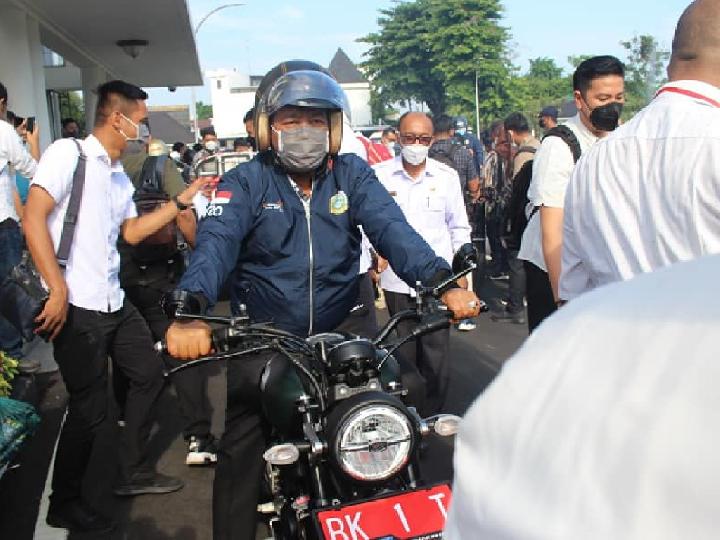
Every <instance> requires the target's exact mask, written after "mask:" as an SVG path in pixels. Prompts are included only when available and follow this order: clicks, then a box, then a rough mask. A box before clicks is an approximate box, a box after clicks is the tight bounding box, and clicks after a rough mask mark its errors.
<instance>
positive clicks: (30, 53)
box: [0, 3, 51, 149]
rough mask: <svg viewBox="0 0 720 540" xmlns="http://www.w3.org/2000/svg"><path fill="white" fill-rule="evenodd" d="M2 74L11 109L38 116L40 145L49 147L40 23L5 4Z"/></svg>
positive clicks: (0, 21) (0, 27)
mask: <svg viewBox="0 0 720 540" xmlns="http://www.w3.org/2000/svg"><path fill="white" fill-rule="evenodd" d="M0 74H1V75H0V77H1V78H0V81H2V83H3V84H4V85H5V86H6V87H7V89H8V102H9V103H8V104H9V107H8V108H9V109H10V110H11V111H13V112H15V113H17V114H19V115H20V116H24V117H28V116H34V117H35V118H36V121H37V122H38V126H39V127H40V146H41V148H43V149H44V148H46V147H47V145H48V144H50V142H51V140H50V139H51V134H50V120H49V115H48V108H47V100H46V97H45V76H44V72H43V59H42V48H41V44H40V32H39V27H38V23H37V21H35V20H34V19H32V18H30V17H29V16H28V15H27V13H26V12H25V11H23V10H21V9H18V8H16V7H14V6H13V5H8V4H5V3H3V4H2V17H0Z"/></svg>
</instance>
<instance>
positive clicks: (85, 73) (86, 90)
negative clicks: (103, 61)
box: [82, 66, 109, 133]
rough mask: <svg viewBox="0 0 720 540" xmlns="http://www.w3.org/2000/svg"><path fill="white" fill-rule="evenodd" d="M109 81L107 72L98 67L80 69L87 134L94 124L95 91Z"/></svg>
mask: <svg viewBox="0 0 720 540" xmlns="http://www.w3.org/2000/svg"><path fill="white" fill-rule="evenodd" d="M108 80H109V78H108V74H107V72H106V71H105V70H104V69H102V68H100V67H96V66H93V67H84V68H82V93H83V103H84V105H85V129H86V130H87V132H88V133H90V132H91V131H92V128H93V125H94V124H95V107H96V106H97V94H96V93H95V90H96V89H97V87H98V86H100V85H101V84H103V83H105V82H107V81H108Z"/></svg>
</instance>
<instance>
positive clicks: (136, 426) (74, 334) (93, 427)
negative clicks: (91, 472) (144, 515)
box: [50, 300, 163, 504]
mask: <svg viewBox="0 0 720 540" xmlns="http://www.w3.org/2000/svg"><path fill="white" fill-rule="evenodd" d="M152 346H153V342H152V337H151V335H150V330H149V329H148V327H147V324H145V321H144V319H143V318H142V316H141V315H140V313H139V312H138V311H137V309H135V307H134V306H133V305H132V304H131V303H130V302H129V301H128V300H125V303H124V305H123V307H122V308H121V309H120V310H119V311H116V312H114V313H101V312H98V311H90V310H86V309H81V308H78V307H75V306H72V305H71V306H70V309H69V311H68V317H67V321H66V323H65V326H64V327H63V329H62V331H61V332H60V334H59V335H58V337H57V338H56V339H55V341H54V355H55V361H56V362H57V364H58V366H59V367H60V373H61V374H62V377H63V381H64V382H65V387H66V388H67V391H68V394H70V398H69V402H68V410H67V416H66V418H65V423H64V424H63V427H62V432H61V433H60V440H59V442H58V447H57V454H56V456H55V467H54V475H53V480H52V495H51V496H50V500H51V503H52V504H62V503H64V502H67V501H71V500H77V499H80V498H81V486H82V482H83V477H84V476H85V471H86V468H87V464H88V459H89V458H90V454H91V452H92V448H93V443H94V441H95V436H96V435H97V432H98V429H99V427H100V425H101V424H102V422H103V420H104V419H105V417H106V415H107V407H108V399H107V398H108V396H107V386H108V381H107V377H108V355H109V356H111V357H112V358H113V359H114V361H115V362H116V364H117V366H118V367H119V368H120V370H122V372H123V373H124V374H125V376H126V377H127V378H128V379H129V381H130V387H129V391H128V399H127V405H126V407H125V423H126V424H125V429H124V430H123V433H122V444H121V447H120V456H119V462H120V475H121V479H122V480H125V479H127V478H129V477H130V476H131V475H133V474H136V473H144V472H148V473H149V472H151V471H152V468H153V467H152V465H151V464H149V463H147V462H146V456H145V446H146V443H147V439H148V435H149V433H150V427H151V425H152V419H151V410H152V408H153V405H154V403H155V400H156V399H157V397H158V395H159V394H160V391H161V390H162V387H163V377H162V362H161V361H160V359H159V358H158V356H157V355H156V354H155V352H154V351H153V348H152Z"/></svg>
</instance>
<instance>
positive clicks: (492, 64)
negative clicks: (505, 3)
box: [426, 0, 515, 122]
mask: <svg viewBox="0 0 720 540" xmlns="http://www.w3.org/2000/svg"><path fill="white" fill-rule="evenodd" d="M426 5H427V13H428V14H429V17H428V20H429V22H430V29H431V31H430V34H429V40H428V41H429V43H430V47H431V52H432V54H433V57H434V58H435V59H436V65H437V67H436V70H437V71H439V72H440V73H442V75H443V78H444V80H445V90H446V93H447V99H448V102H449V104H450V106H451V107H450V110H451V112H454V113H463V114H465V115H467V116H474V112H475V84H476V78H477V85H478V97H479V109H480V117H481V119H482V120H484V121H485V122H488V121H490V120H492V119H494V118H496V117H498V116H502V115H504V114H505V113H507V112H509V111H510V110H511V109H512V108H513V105H514V102H515V99H514V96H513V94H512V85H511V84H510V78H511V75H512V73H513V67H512V63H511V61H510V58H509V55H508V47H507V42H508V39H509V37H510V35H509V32H508V30H507V29H506V28H504V27H502V26H501V25H500V19H501V16H502V5H501V4H500V2H499V1H498V0H428V1H427V2H426Z"/></svg>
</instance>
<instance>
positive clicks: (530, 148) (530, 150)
mask: <svg viewBox="0 0 720 540" xmlns="http://www.w3.org/2000/svg"><path fill="white" fill-rule="evenodd" d="M523 152H524V153H526V154H534V153H535V152H537V148H535V147H534V146H521V147H520V148H518V151H517V153H516V154H515V155H516V156H517V155H518V154H522V153H523Z"/></svg>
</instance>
